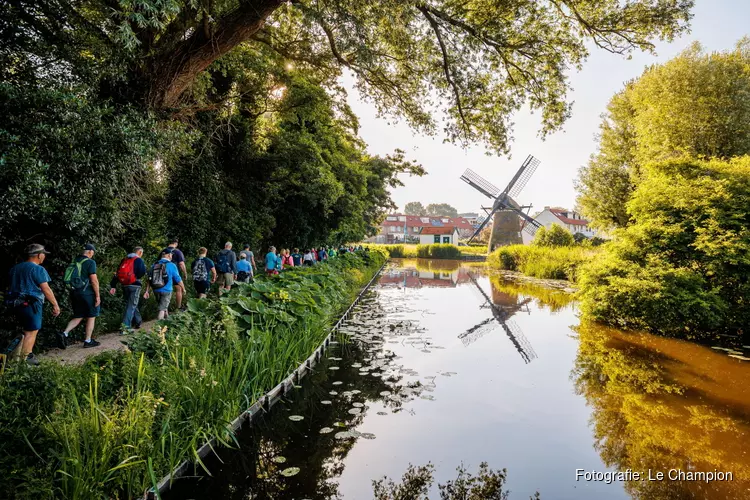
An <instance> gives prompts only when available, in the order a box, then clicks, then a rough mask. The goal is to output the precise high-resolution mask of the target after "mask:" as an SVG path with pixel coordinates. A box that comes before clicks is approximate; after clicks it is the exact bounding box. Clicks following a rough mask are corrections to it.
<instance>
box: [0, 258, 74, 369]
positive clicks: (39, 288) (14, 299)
mask: <svg viewBox="0 0 750 500" xmlns="http://www.w3.org/2000/svg"><path fill="white" fill-rule="evenodd" d="M25 253H26V260H25V261H24V262H21V263H20V264H16V265H15V266H13V267H12V268H11V269H10V273H9V280H8V281H9V283H10V286H9V288H8V295H7V297H6V301H7V303H8V304H9V305H10V306H12V307H13V312H14V313H15V315H16V318H18V321H19V322H20V323H21V330H22V331H23V339H22V340H21V355H22V356H23V357H24V358H25V359H26V362H27V363H28V364H30V365H34V366H36V365H38V364H39V360H37V359H36V357H34V353H33V352H32V351H33V350H34V343H36V334H37V333H38V332H39V330H40V329H41V328H42V306H44V299H45V298H46V299H47V300H48V301H49V303H50V304H52V316H55V317H57V316H59V315H60V306H59V305H58V304H57V299H56V298H55V294H54V293H53V292H52V289H51V288H50V287H49V282H50V281H51V280H50V277H49V273H48V272H47V270H46V269H45V268H43V267H42V263H43V262H44V259H45V258H47V255H48V254H49V252H48V251H47V250H45V249H44V246H42V245H38V244H36V243H35V244H32V245H29V246H27V247H26V250H25ZM57 340H58V347H60V348H61V349H65V338H64V337H63V336H62V334H58V338H57ZM16 345H17V344H16Z"/></svg>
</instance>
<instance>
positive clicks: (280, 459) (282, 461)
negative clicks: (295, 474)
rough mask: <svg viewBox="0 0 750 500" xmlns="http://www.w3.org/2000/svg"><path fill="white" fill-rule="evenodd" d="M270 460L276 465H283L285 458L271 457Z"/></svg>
mask: <svg viewBox="0 0 750 500" xmlns="http://www.w3.org/2000/svg"><path fill="white" fill-rule="evenodd" d="M271 460H272V461H274V462H276V463H277V464H283V463H284V462H286V457H282V456H280V455H279V456H278V457H273V458H272V459H271Z"/></svg>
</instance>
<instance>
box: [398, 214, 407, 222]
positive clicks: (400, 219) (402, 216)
mask: <svg viewBox="0 0 750 500" xmlns="http://www.w3.org/2000/svg"><path fill="white" fill-rule="evenodd" d="M398 220H399V221H400V222H406V216H404V215H401V216H399V218H398Z"/></svg>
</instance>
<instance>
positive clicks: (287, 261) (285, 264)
mask: <svg viewBox="0 0 750 500" xmlns="http://www.w3.org/2000/svg"><path fill="white" fill-rule="evenodd" d="M290 267H294V259H293V258H292V255H291V254H290V253H289V249H288V248H287V249H284V250H282V255H281V268H282V269H288V268H290Z"/></svg>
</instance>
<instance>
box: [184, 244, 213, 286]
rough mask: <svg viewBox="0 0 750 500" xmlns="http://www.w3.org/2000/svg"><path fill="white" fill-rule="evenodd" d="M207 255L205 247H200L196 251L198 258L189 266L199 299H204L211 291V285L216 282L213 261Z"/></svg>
mask: <svg viewBox="0 0 750 500" xmlns="http://www.w3.org/2000/svg"><path fill="white" fill-rule="evenodd" d="M207 253H208V249H207V248H206V247H200V248H199V249H198V258H197V259H195V260H194V261H193V264H192V266H190V269H191V270H192V271H193V286H194V287H195V293H197V294H198V298H199V299H203V298H205V297H206V294H207V293H208V291H209V290H210V289H211V283H215V282H216V265H215V264H214V261H212V260H211V259H209V258H208V257H206V254H207ZM209 274H210V275H211V277H210V278H209V277H208V275H209Z"/></svg>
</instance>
